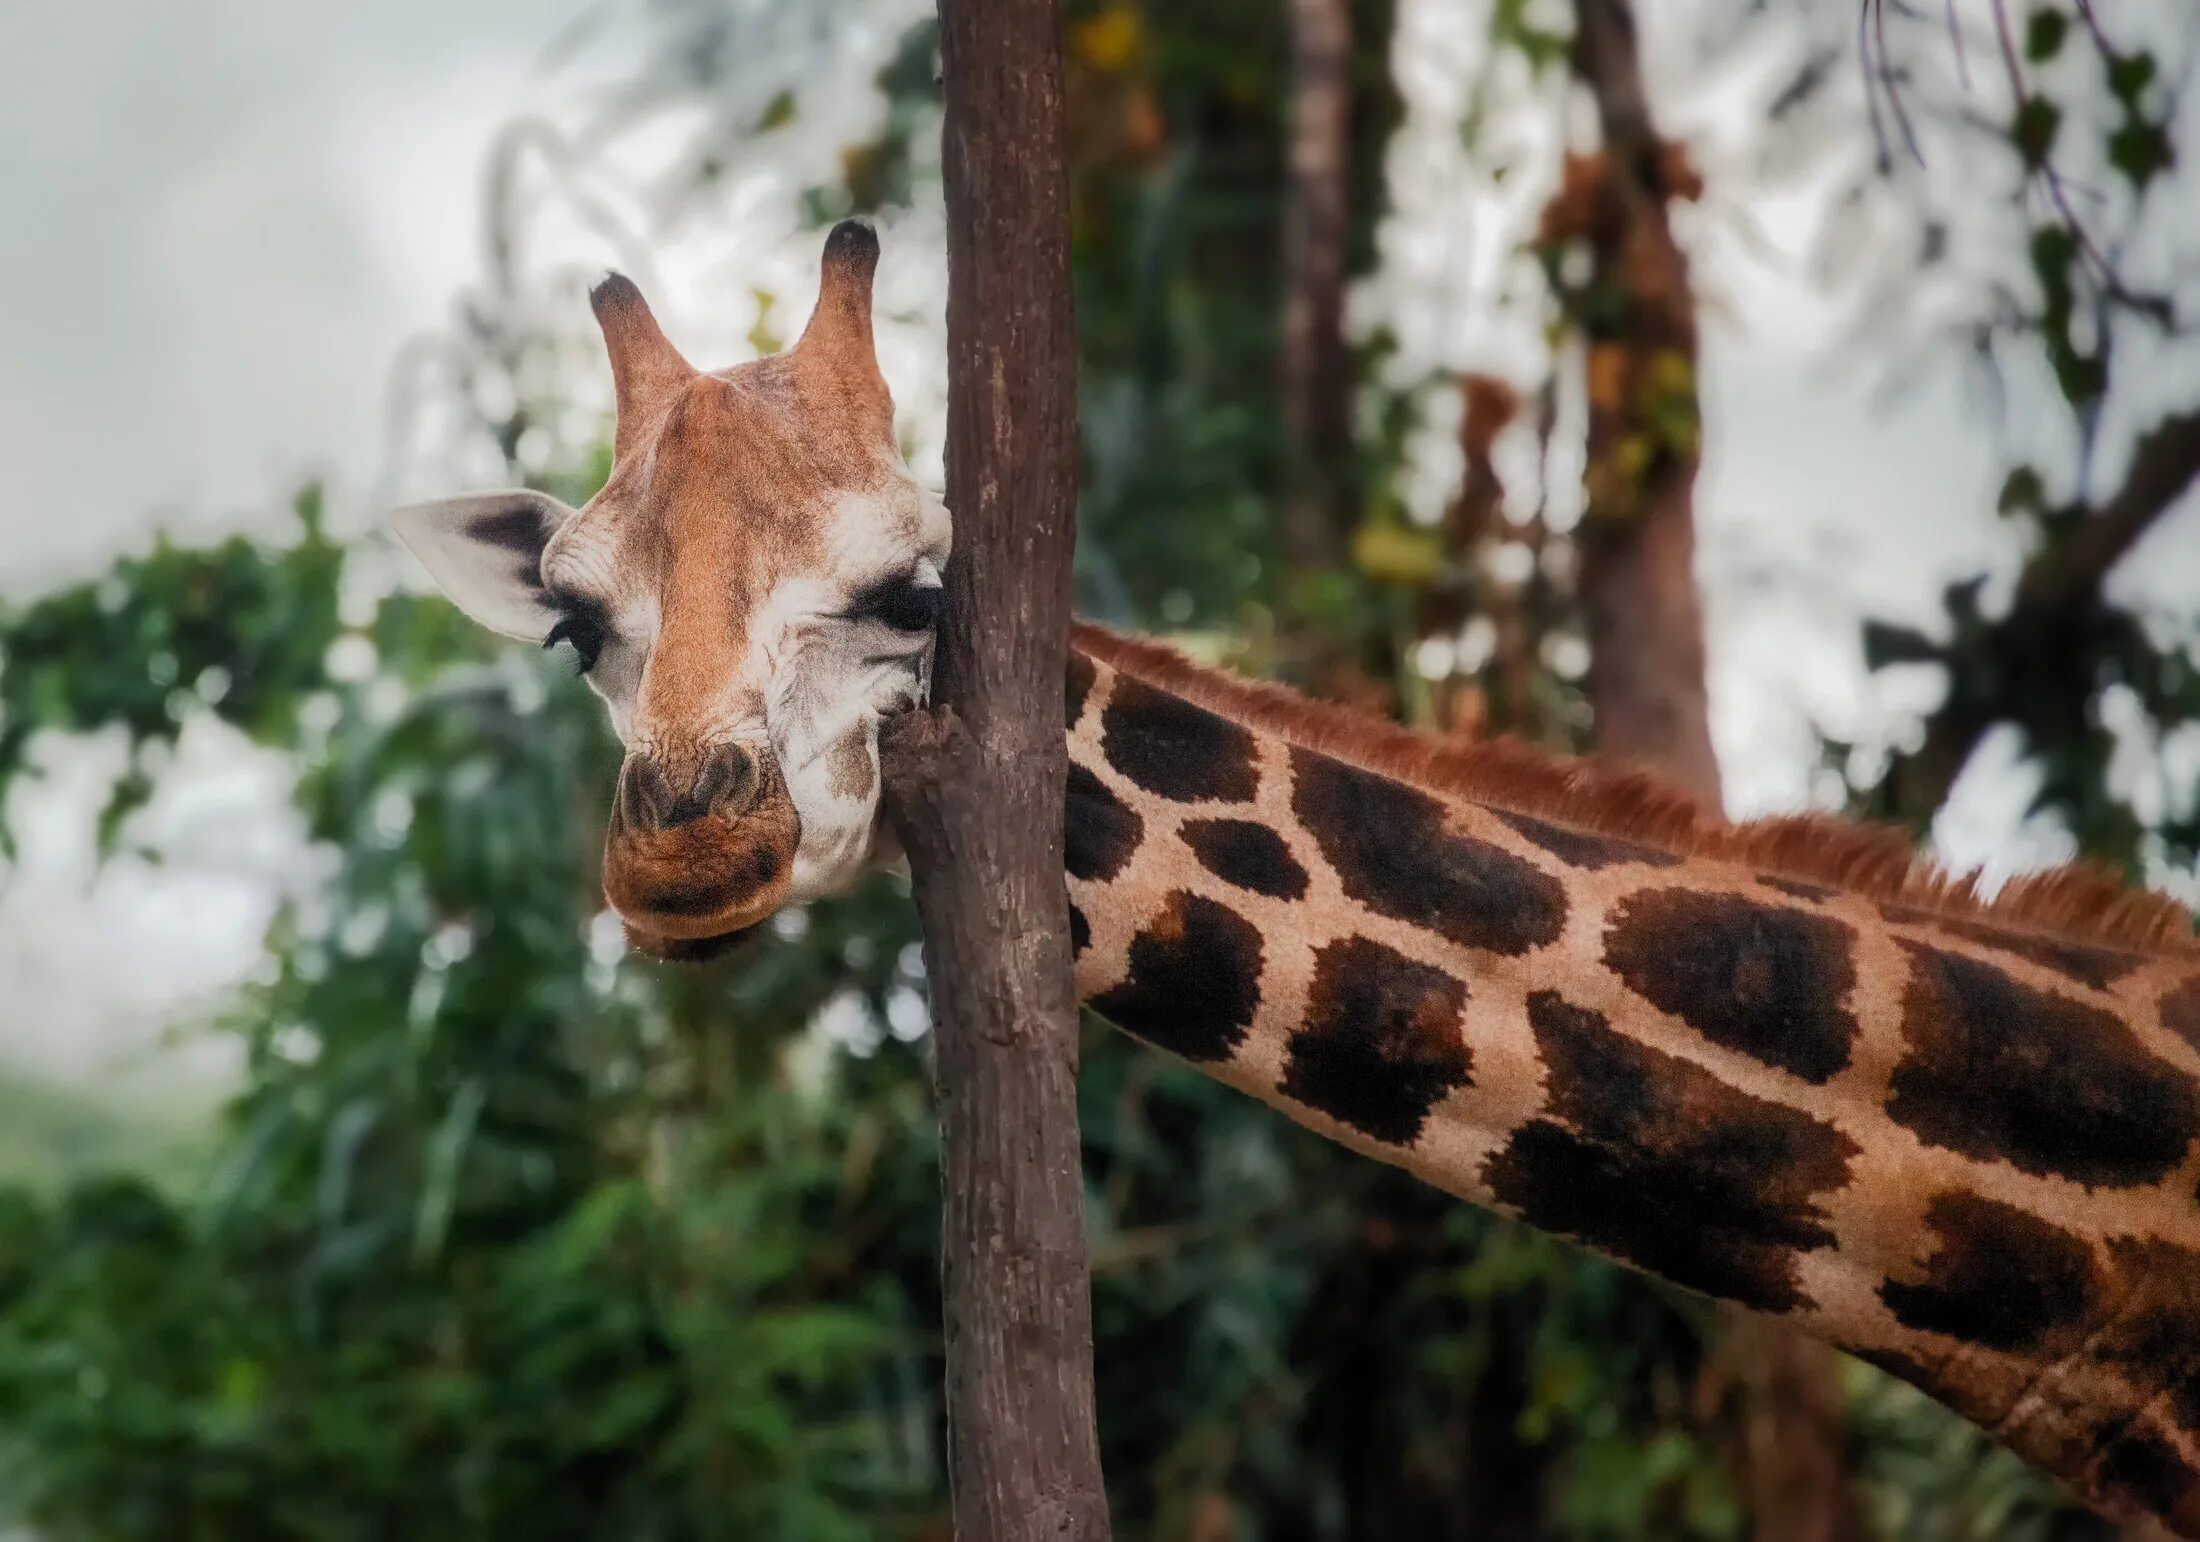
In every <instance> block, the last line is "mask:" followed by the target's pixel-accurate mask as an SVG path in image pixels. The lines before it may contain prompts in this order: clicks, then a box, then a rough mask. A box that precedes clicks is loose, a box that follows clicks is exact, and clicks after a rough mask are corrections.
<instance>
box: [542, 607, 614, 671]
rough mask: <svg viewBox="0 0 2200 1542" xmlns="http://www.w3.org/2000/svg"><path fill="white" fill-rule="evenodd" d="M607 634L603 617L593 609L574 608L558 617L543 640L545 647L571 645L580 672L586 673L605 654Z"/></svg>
mask: <svg viewBox="0 0 2200 1542" xmlns="http://www.w3.org/2000/svg"><path fill="white" fill-rule="evenodd" d="M607 635H608V629H607V628H606V627H605V626H604V623H603V618H602V617H600V616H598V615H596V614H594V613H593V612H592V611H588V610H583V609H574V610H570V611H568V612H566V614H564V615H563V616H561V617H559V618H558V623H557V625H555V626H553V627H552V628H550V635H549V636H547V637H545V638H544V639H543V640H542V645H543V646H544V647H545V648H555V647H556V646H557V645H558V644H559V643H561V642H562V643H567V644H569V645H571V647H572V649H573V658H574V662H575V663H576V664H577V665H578V666H579V669H578V673H580V674H584V675H585V674H587V673H588V672H589V671H590V670H591V669H594V668H595V667H596V660H597V659H599V658H601V657H602V656H603V647H604V643H605V641H606V639H607Z"/></svg>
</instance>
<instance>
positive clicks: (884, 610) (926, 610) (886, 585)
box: [848, 577, 941, 632]
mask: <svg viewBox="0 0 2200 1542" xmlns="http://www.w3.org/2000/svg"><path fill="white" fill-rule="evenodd" d="M940 593H941V591H940V588H939V586H938V585H937V584H923V583H919V582H917V580H916V579H914V578H906V577H905V578H889V579H887V580H886V581H885V582H883V583H877V584H873V585H872V586H871V587H870V588H868V589H866V590H864V591H863V592H862V593H860V594H858V595H857V596H856V597H855V600H854V602H853V603H851V604H850V605H849V607H848V615H849V618H850V619H851V620H858V621H876V622H878V623H879V624H881V625H882V626H890V627H892V628H893V629H894V630H895V631H897V632H929V631H931V630H932V628H933V627H934V626H935V625H936V624H938V622H939V619H940Z"/></svg>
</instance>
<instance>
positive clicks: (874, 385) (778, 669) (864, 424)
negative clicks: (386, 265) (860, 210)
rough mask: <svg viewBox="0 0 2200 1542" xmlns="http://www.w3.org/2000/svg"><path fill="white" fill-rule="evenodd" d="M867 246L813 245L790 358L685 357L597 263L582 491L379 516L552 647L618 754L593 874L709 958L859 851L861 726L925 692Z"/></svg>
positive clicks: (927, 587) (869, 794)
mask: <svg viewBox="0 0 2200 1542" xmlns="http://www.w3.org/2000/svg"><path fill="white" fill-rule="evenodd" d="M877 264H878V238H877V237H876V236H875V235H874V234H873V233H872V231H871V229H870V227H869V226H868V225H865V224H861V223H859V222H855V221H849V222H846V223H843V224H841V225H840V226H838V227H837V228H835V229H834V231H833V232H832V234H831V235H830V236H829V237H827V239H826V242H825V256H824V283H823V288H822V290H821V291H820V293H819V295H818V301H817V309H816V310H815V311H814V312H812V313H811V316H810V321H809V325H808V326H807V328H805V330H804V331H803V333H802V336H801V338H800V340H799V341H797V342H796V344H795V345H794V347H793V348H791V349H789V350H788V351H787V352H785V353H782V354H779V355H776V356H774V357H772V358H767V359H759V360H756V361H755V362H753V363H749V364H742V365H737V366H735V367H734V368H732V369H726V370H718V371H714V372H707V373H706V372H703V371H699V370H697V369H695V368H693V367H692V366H690V365H689V364H688V362H687V361H686V360H685V359H683V358H682V357H681V356H680V354H679V353H678V352H677V351H676V350H675V349H674V348H673V346H672V344H671V343H670V342H668V341H667V340H666V338H665V335H664V333H663V332H662V331H660V330H659V329H658V326H657V323H656V321H655V319H654V318H653V317H652V316H651V315H650V312H649V307H648V306H647V305H646V304H644V303H643V300H642V296H641V293H640V291H638V290H637V289H636V288H635V287H634V285H633V284H632V283H630V282H628V281H627V280H626V279H624V278H621V277H619V276H617V275H612V276H611V277H608V278H606V279H604V280H603V281H602V282H601V283H600V284H598V285H597V286H596V288H595V289H594V291H593V292H592V293H591V294H590V296H589V298H590V302H591V304H592V305H593V307H594V309H595V313H596V319H597V322H598V324H599V325H600V326H601V327H602V329H603V336H604V344H605V346H606V348H607V349H608V350H609V352H610V355H611V373H612V380H613V383H614V386H615V388H616V393H617V405H618V420H617V429H616V432H615V436H614V441H613V462H612V470H611V475H610V477H609V479H608V480H607V481H606V482H605V483H604V486H603V490H602V491H601V492H599V493H597V495H596V496H595V497H594V498H592V499H590V500H589V502H588V503H587V505H586V506H585V507H583V508H580V509H571V508H568V507H566V506H565V505H564V504H562V503H560V502H558V501H557V500H556V499H554V498H551V497H548V496H547V495H545V494H542V493H537V492H530V491H512V492H494V493H477V494H473V495H469V496H466V497H460V498H454V499H449V500H445V501H442V502H436V503H427V504H419V505H415V506H413V507H411V508H407V509H403V510H400V511H399V512H398V514H397V515H396V524H397V530H398V534H399V535H400V536H401V537H402V538H403V539H404V541H405V544H406V545H408V546H409V547H411V548H412V550H413V551H414V552H415V553H416V554H418V556H419V557H420V559H421V561H422V562H423V563H424V564H426V566H427V568H428V570H429V572H430V573H431V574H432V575H433V576H434V577H435V579H436V581H437V582H438V583H440V584H441V585H442V586H443V588H444V590H445V591H446V592H447V593H448V594H449V595H450V596H451V598H452V599H453V600H454V601H456V602H457V604H458V605H459V606H460V607H461V608H462V609H464V610H465V611H466V612H467V613H468V614H469V615H471V616H472V617H473V618H474V619H475V620H477V621H479V622H480V623H481V624H482V625H484V626H486V627H488V628H490V629H491V630H493V631H496V632H501V633H503V634H505V635H506V636H509V637H515V638H520V639H522V640H525V641H528V642H533V643H539V644H544V645H548V644H552V643H557V642H565V643H569V644H570V645H571V646H572V648H573V651H574V653H575V654H576V655H577V656H578V659H579V662H580V664H581V667H582V668H583V669H584V670H585V672H586V674H587V677H588V682H589V684H590V685H591V686H592V687H593V688H594V689H595V691H596V694H597V695H599V696H601V697H602V698H603V700H604V703H605V705H606V706H608V707H609V708H610V711H611V722H612V726H613V728H614V730H615V731H616V732H617V734H618V736H619V740H620V743H621V744H622V745H623V746H624V747H625V750H626V757H625V762H624V764H623V765H622V766H621V768H620V772H619V780H618V788H617V793H616V796H615V797H614V799H613V803H612V809H611V821H610V830H609V834H608V836H607V838H606V841H605V846H604V893H605V897H606V898H607V899H608V900H609V901H610V902H611V906H612V908H613V909H614V910H615V911H617V913H618V914H619V916H620V918H621V920H623V921H624V922H625V923H626V928H627V935H628V938H629V940H630V941H631V942H632V943H633V944H634V945H635V946H637V947H639V948H641V949H643V950H644V951H646V952H650V953H654V954H657V955H658V956H661V957H684V958H695V957H704V956H708V955H709V954H711V953H713V952H715V951H717V950H718V949H719V948H720V947H721V946H723V945H724V944H725V943H727V942H730V941H731V940H732V939H733V938H734V937H735V936H737V935H738V934H740V933H741V932H744V931H746V930H747V929H748V928H750V927H752V926H754V925H756V924H757V923H758V922H760V921H762V920H764V919H765V918H766V917H768V916H769V915H771V913H772V912H773V911H775V910H777V909H778V908H779V907H780V906H782V905H785V904H788V903H790V902H794V901H800V900H805V899H811V898H815V897H816V896H818V895H821V894H826V893H830V892H832V891H834V890H836V889H839V888H842V887H844V886H846V885H847V884H848V883H849V882H850V881H852V880H853V879H854V878H855V877H856V876H857V875H858V874H859V873H861V872H862V871H864V870H865V869H866V868H868V867H870V866H872V865H874V864H875V863H876V862H878V861H879V860H880V859H881V858H882V857H883V856H886V855H890V853H886V852H882V851H881V850H880V843H881V834H880V827H879V820H878V727H879V723H880V721H881V720H882V719H883V718H884V717H885V716H886V715H887V714H889V713H892V712H895V711H898V710H901V709H903V708H907V707H910V706H913V705H915V704H917V703H919V702H921V701H922V700H923V698H924V695H925V692H926V690H927V687H928V685H929V679H930V672H931V661H932V634H933V621H934V619H935V616H936V613H937V611H938V607H939V600H940V582H941V573H942V570H943V568H944V567H945V565H946V562H947V551H948V536H949V531H948V516H947V510H946V509H945V508H944V507H943V506H942V505H941V504H940V502H939V500H938V499H937V498H935V497H933V496H932V495H931V494H929V493H927V492H926V491H925V490H923V489H922V488H920V487H919V486H918V485H917V482H916V480H915V478H914V477H913V476H912V475H911V474H910V471H909V468H908V466H907V465H906V464H905V463H904V462H903V459H902V456H901V452H900V450H899V448H898V447H897V445H896V442H895V439H894V431H893V428H894V413H893V401H892V399H891V397H890V396H889V395H888V393H887V389H886V381H885V379H884V378H883V377H882V376H881V375H880V373H879V368H878V360H877V357H876V355H875V354H874V352H873V350H872V342H871V276H872V273H873V270H874V269H875V268H876V267H877Z"/></svg>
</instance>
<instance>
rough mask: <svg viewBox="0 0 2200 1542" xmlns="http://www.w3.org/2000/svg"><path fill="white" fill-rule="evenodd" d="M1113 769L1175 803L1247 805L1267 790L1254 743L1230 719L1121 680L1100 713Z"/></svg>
mask: <svg viewBox="0 0 2200 1542" xmlns="http://www.w3.org/2000/svg"><path fill="white" fill-rule="evenodd" d="M1100 746H1101V749H1102V751H1103V752H1104V753H1105V754H1106V755H1107V757H1108V764H1110V765H1112V766H1114V767H1115V769H1116V770H1118V771H1120V772H1122V773H1123V775H1124V776H1125V777H1127V778H1128V779H1129V780H1130V781H1131V782H1133V783H1135V784H1136V785H1137V786H1139V787H1142V788H1144V789H1145V790H1146V791H1147V792H1150V793H1152V794H1154V795H1155V796H1156V797H1161V798H1167V799H1169V800H1170V801H1172V802H1175V803H1199V802H1203V801H1207V800H1210V799H1211V800H1214V801H1216V802H1222V803H1244V802H1248V801H1250V800H1251V798H1252V797H1253V795H1254V793H1255V792H1257V791H1258V790H1259V788H1260V771H1259V768H1258V766H1257V765H1256V764H1255V763H1254V759H1253V755H1254V745H1253V736H1252V734H1251V733H1249V732H1248V731H1247V730H1245V729H1244V728H1242V727H1240V726H1239V725H1238V724H1236V723H1233V722H1231V721H1230V720H1229V719H1228V718H1225V717H1221V716H1218V715H1217V714H1215V713H1212V712H1209V711H1207V710H1206V709H1205V708H1204V707H1195V706H1193V705H1192V704H1191V703H1190V702H1188V701H1185V700H1183V699H1181V698H1179V697H1175V696H1171V695H1169V694H1168V693H1167V692H1166V691H1158V690H1155V689H1154V688H1153V687H1152V686H1150V685H1148V684H1146V683H1145V682H1144V681H1143V680H1134V679H1132V678H1131V677H1130V676H1129V675H1117V676H1116V677H1115V688H1114V689H1113V690H1112V691H1110V692H1109V693H1108V704H1107V706H1106V707H1104V708H1103V709H1102V710H1101V713H1100Z"/></svg>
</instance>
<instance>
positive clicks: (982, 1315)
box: [885, 0, 1108, 1542]
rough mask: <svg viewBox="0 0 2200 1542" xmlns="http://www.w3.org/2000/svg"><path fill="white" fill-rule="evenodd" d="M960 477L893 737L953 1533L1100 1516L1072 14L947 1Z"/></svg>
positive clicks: (950, 299) (1024, 1538)
mask: <svg viewBox="0 0 2200 1542" xmlns="http://www.w3.org/2000/svg"><path fill="white" fill-rule="evenodd" d="M940 58H941V64H942V68H943V73H944V76H945V93H946V123H945V129H944V144H943V151H944V172H945V181H946V192H947V223H948V287H947V342H948V370H949V380H948V442H947V501H948V506H949V507H950V508H951V509H953V510H954V513H955V555H954V560H953V562H952V563H951V564H950V566H949V570H948V574H947V602H946V613H945V620H944V621H943V623H942V629H941V637H940V645H939V654H938V659H937V663H936V666H935V672H934V686H935V690H934V695H935V700H936V701H937V702H938V703H939V706H938V709H937V710H936V711H935V712H933V713H929V714H926V713H912V714H909V715H907V716H906V717H905V718H904V719H902V720H901V721H900V722H899V723H898V724H896V725H895V726H894V729H893V731H892V732H891V733H890V735H889V736H888V740H889V742H888V743H887V745H886V746H885V748H886V751H887V754H886V789H885V791H886V802H887V808H888V813H889V817H890V818H891V819H892V820H893V822H894V825H895V827H896V829H897V831H898V833H899V834H900V836H901V839H902V842H903V844H904V846H905V847H906V848H907V850H908V853H909V860H910V872H911V875H912V878H913V881H914V885H915V890H916V899H917V907H918V910H919V912H920V914H921V915H922V918H923V921H924V932H925V963H926V970H927V974H928V977H929V979H930V981H931V989H932V1012H933V1020H934V1023H935V1025H936V1027H935V1033H936V1046H935V1047H936V1064H937V1070H936V1077H937V1085H938V1093H939V1105H940V1139H941V1146H942V1154H941V1170H942V1181H943V1185H944V1189H945V1194H944V1196H943V1198H944V1204H943V1209H944V1219H943V1222H942V1248H941V1256H942V1272H943V1285H944V1313H945V1318H946V1325H945V1326H946V1343H947V1418H948V1473H949V1481H950V1484H951V1486H952V1491H953V1500H954V1517H955V1534H956V1536H957V1538H958V1539H959V1542H1040V1539H1045V1542H1094V1539H1102V1538H1105V1537H1106V1536H1107V1534H1108V1515H1107V1500H1106V1494H1105V1491H1104V1490H1103V1488H1102V1486H1101V1477H1100V1452H1099V1441H1098V1438H1097V1435H1096V1432H1095V1429H1094V1423H1093V1407H1092V1312H1091V1294H1090V1285H1089V1282H1088V1280H1087V1276H1086V1260H1085V1219H1084V1179H1083V1169H1082V1165H1081V1160H1080V1149H1079V1142H1078V1133H1077V1103H1076V1090H1077V1089H1076V1078H1077V1008H1076V998H1075V995H1074V993H1073V991H1072V988H1071V984H1070V949H1069V901H1068V896H1067V891H1066V890H1065V888H1064V886H1063V879H1062V872H1063V867H1062V790H1063V785H1064V782H1065V780H1066V778H1067V775H1068V764H1067V753H1066V749H1065V746H1064V741H1063V737H1062V679H1063V674H1064V668H1065V662H1066V659H1065V653H1066V648H1067V637H1068V625H1069V573H1070V548H1071V543H1072V540H1073V537H1074V533H1075V508H1076V503H1075V500H1076V493H1077V410H1076V334H1075V326H1074V323H1073V316H1072V310H1071V294H1070V270H1069V214H1068V201H1067V190H1066V182H1065V143H1064V139H1065V135H1064V122H1063V103H1062V55H1061V17H1060V13H1059V10H1058V8H1057V5H1056V3H1055V0H941V4H940Z"/></svg>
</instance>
